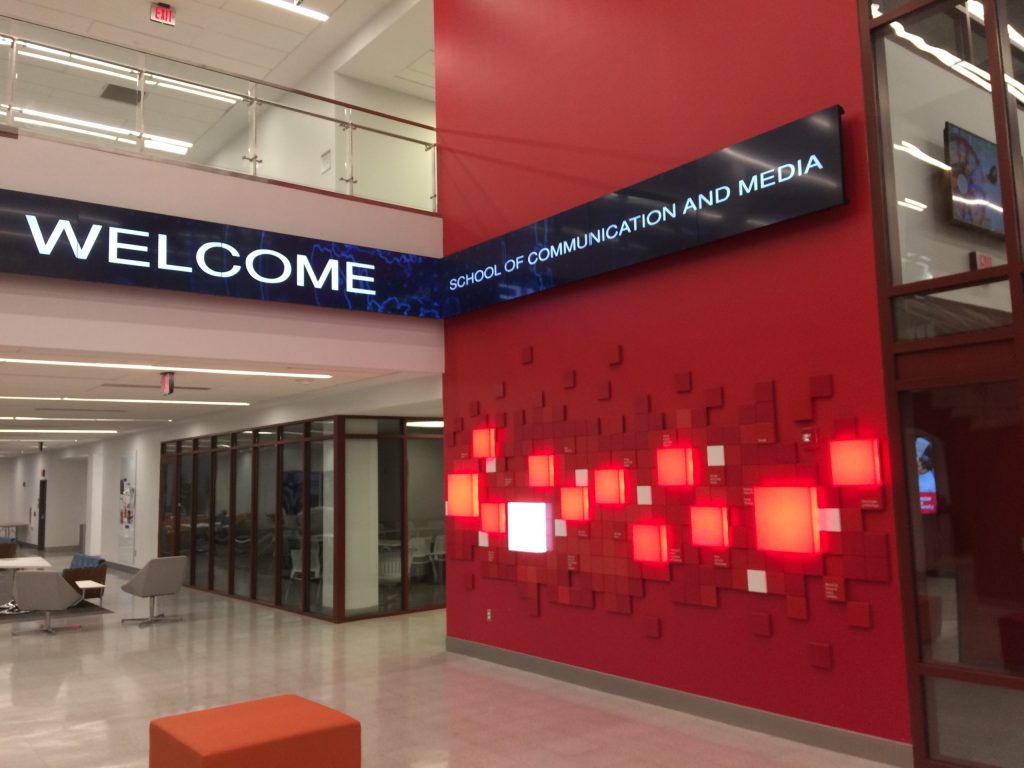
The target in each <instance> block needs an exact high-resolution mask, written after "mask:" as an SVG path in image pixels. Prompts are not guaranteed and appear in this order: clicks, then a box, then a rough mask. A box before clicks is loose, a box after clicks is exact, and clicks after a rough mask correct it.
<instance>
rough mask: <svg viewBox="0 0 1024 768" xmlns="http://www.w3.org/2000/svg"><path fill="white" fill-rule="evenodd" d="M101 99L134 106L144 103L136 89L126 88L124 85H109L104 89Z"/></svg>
mask: <svg viewBox="0 0 1024 768" xmlns="http://www.w3.org/2000/svg"><path fill="white" fill-rule="evenodd" d="M100 98H101V99H110V100H111V101H119V102H121V103H122V104H131V105H132V106H135V105H136V104H138V103H139V102H140V101H142V94H141V93H139V92H138V90H136V89H135V88H126V87H125V86H123V85H108V86H107V87H106V88H104V89H103V93H101V94H100Z"/></svg>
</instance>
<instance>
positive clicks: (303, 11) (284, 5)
mask: <svg viewBox="0 0 1024 768" xmlns="http://www.w3.org/2000/svg"><path fill="white" fill-rule="evenodd" d="M260 2H261V3H266V4H267V5H272V6H274V7H275V8H281V9H282V10H285V11H291V12H292V13H298V14H300V15H302V16H307V17H308V18H310V19H316V20H317V21H327V20H328V19H329V18H331V17H330V16H328V15H327V14H326V13H320V11H314V10H312V9H310V8H303V7H302V6H301V5H299V4H298V3H296V2H293V0H260ZM300 2H301V0H300Z"/></svg>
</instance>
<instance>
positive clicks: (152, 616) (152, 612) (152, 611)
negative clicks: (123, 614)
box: [121, 596, 181, 627]
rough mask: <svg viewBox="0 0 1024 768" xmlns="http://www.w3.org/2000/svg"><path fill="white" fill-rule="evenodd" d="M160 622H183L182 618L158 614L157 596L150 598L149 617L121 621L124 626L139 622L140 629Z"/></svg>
mask: <svg viewBox="0 0 1024 768" xmlns="http://www.w3.org/2000/svg"><path fill="white" fill-rule="evenodd" d="M158 621H181V616H168V615H166V614H163V613H157V612H156V597H155V596H151V597H150V598H149V616H146V617H139V618H135V619H121V623H122V624H129V623H131V622H138V624H139V626H140V627H147V626H149V625H150V624H156V623H157V622H158Z"/></svg>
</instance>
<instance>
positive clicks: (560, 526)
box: [555, 518, 569, 538]
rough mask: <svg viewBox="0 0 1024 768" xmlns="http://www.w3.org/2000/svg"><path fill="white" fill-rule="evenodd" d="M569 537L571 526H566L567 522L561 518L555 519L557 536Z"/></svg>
mask: <svg viewBox="0 0 1024 768" xmlns="http://www.w3.org/2000/svg"><path fill="white" fill-rule="evenodd" d="M568 535H569V526H567V525H566V524H565V520H562V519H561V518H555V536H558V537H560V538H565V537H566V536H568Z"/></svg>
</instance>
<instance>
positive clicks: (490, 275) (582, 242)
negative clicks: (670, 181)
mask: <svg viewBox="0 0 1024 768" xmlns="http://www.w3.org/2000/svg"><path fill="white" fill-rule="evenodd" d="M678 215H679V211H678V208H677V205H676V203H672V204H671V205H663V206H662V207H661V208H652V209H651V210H649V211H645V212H644V213H638V214H636V215H635V216H630V217H629V218H627V219H623V220H622V221H620V222H618V223H617V224H608V225H607V226H604V227H599V228H598V229H595V230H593V231H591V232H587V233H586V234H582V235H575V236H573V237H571V238H567V239H565V240H561V241H559V242H557V243H552V244H551V245H543V246H541V247H540V248H538V249H537V250H535V251H530V252H529V253H528V254H526V255H525V256H522V255H520V256H516V257H514V258H510V259H506V260H505V261H504V263H503V264H500V265H499V264H491V265H490V266H488V267H480V268H479V269H476V270H474V271H472V272H467V273H466V274H464V275H459V276H458V277H452V278H449V280H448V290H449V291H457V290H459V289H460V288H465V287H466V286H468V285H474V284H476V283H483V282H485V281H487V280H493V279H494V278H496V277H499V276H501V275H506V274H511V273H513V272H516V271H518V270H519V269H521V268H522V267H523V264H527V265H529V266H531V267H532V266H536V265H538V264H543V263H544V262H546V261H551V260H553V259H557V258H560V257H562V256H566V255H568V254H571V253H578V252H580V251H583V250H585V249H587V248H589V247H590V246H592V245H601V244H602V243H606V242H608V241H610V240H615V239H616V238H619V237H623V236H624V235H631V234H633V233H634V232H639V231H640V230H641V229H646V228H647V227H655V226H657V225H658V224H661V223H662V222H664V221H667V220H669V219H675V218H676V217H677V216H678Z"/></svg>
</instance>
